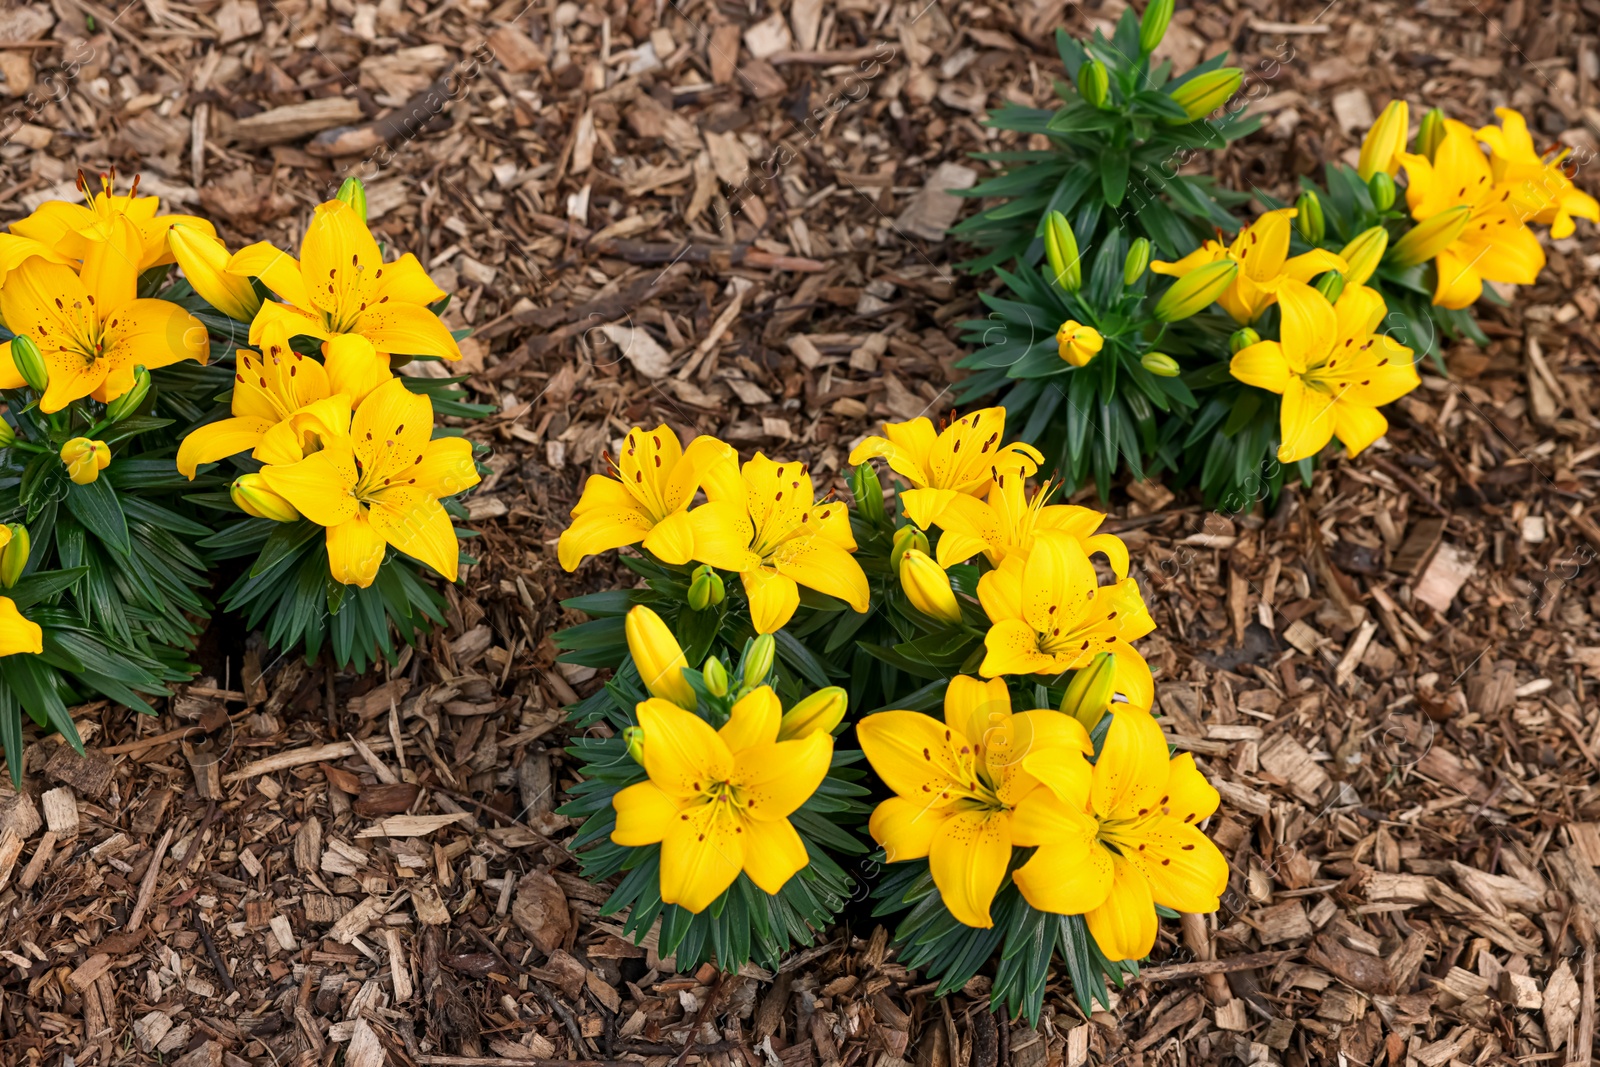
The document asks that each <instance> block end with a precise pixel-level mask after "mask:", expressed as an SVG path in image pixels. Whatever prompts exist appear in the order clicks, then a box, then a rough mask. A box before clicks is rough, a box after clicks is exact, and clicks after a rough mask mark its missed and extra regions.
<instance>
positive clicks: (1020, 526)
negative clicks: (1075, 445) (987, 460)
mask: <svg viewBox="0 0 1600 1067" xmlns="http://www.w3.org/2000/svg"><path fill="white" fill-rule="evenodd" d="M1053 489H1054V486H1053V485H1049V484H1047V485H1044V486H1041V487H1040V488H1039V489H1038V490H1037V491H1035V492H1034V494H1033V496H1031V497H1030V496H1028V495H1027V479H1026V478H1024V477H1023V476H1022V475H1021V474H1020V473H1016V472H1006V471H1001V470H996V471H995V472H994V483H993V484H992V485H991V486H990V487H989V497H988V499H987V500H986V501H985V500H979V499H977V498H976V497H967V496H963V497H960V498H958V499H956V500H954V501H952V502H951V504H950V505H949V506H948V507H947V508H946V509H945V511H944V514H942V515H940V516H939V526H940V527H941V528H942V529H943V531H944V532H943V533H942V534H941V535H940V537H939V550H938V558H939V566H941V567H954V566H955V565H956V564H957V563H965V562H966V561H967V560H969V559H971V558H972V557H973V556H975V555H977V554H978V553H979V552H982V553H983V554H984V556H986V557H987V558H988V560H989V562H990V563H992V564H994V565H995V566H996V567H998V566H999V565H1000V564H1001V563H1003V562H1005V559H1006V557H1007V556H1010V555H1013V554H1020V555H1023V556H1026V555H1027V554H1028V552H1029V550H1030V549H1032V548H1033V537H1034V534H1035V533H1036V532H1040V531H1046V530H1051V531H1056V532H1059V533H1063V534H1066V535H1068V536H1069V537H1072V538H1075V539H1076V540H1077V541H1078V543H1079V544H1081V545H1082V546H1083V550H1084V551H1085V552H1086V553H1088V554H1089V555H1093V554H1094V553H1096V552H1102V553H1104V554H1105V557H1106V559H1107V560H1109V561H1110V562H1111V569H1112V570H1113V571H1114V572H1115V573H1116V575H1117V577H1118V578H1126V577H1127V576H1128V546H1127V545H1125V544H1123V543H1122V538H1120V537H1117V536H1116V535H1115V534H1097V533H1095V530H1097V529H1099V528H1100V524H1101V523H1103V522H1105V521H1106V517H1105V515H1104V513H1102V512H1099V511H1095V510H1094V509H1093V508H1084V507H1079V506H1078V505H1076V504H1046V503H1045V501H1046V500H1049V499H1050V494H1051V492H1052V491H1053Z"/></svg>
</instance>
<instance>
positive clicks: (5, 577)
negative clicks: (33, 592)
mask: <svg viewBox="0 0 1600 1067" xmlns="http://www.w3.org/2000/svg"><path fill="white" fill-rule="evenodd" d="M0 530H3V531H4V532H5V547H4V548H0V585H3V586H5V587H6V588H7V589H10V588H11V587H12V586H14V585H16V584H17V581H18V580H19V579H20V578H21V577H22V572H23V571H24V570H25V569H27V566H28V549H29V547H30V543H31V542H30V541H29V538H28V528H27V527H26V526H24V525H22V523H20V522H13V523H11V524H10V525H7V526H0Z"/></svg>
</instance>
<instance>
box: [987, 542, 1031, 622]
mask: <svg viewBox="0 0 1600 1067" xmlns="http://www.w3.org/2000/svg"><path fill="white" fill-rule="evenodd" d="M1023 573H1024V558H1023V557H1022V556H1021V555H1019V554H1017V553H1014V552H1013V553H1008V554H1007V555H1006V558H1005V559H1003V560H1001V561H1000V565H999V566H998V567H996V568H995V569H994V570H992V571H990V572H988V573H987V574H985V575H984V576H983V577H981V578H979V579H978V603H980V604H982V605H983V610H984V613H985V614H987V615H988V616H989V621H990V622H1004V621H1007V620H1021V619H1022V575H1023ZM1029 632H1030V633H1031V632H1032V631H1031V630H1030V631H1029Z"/></svg>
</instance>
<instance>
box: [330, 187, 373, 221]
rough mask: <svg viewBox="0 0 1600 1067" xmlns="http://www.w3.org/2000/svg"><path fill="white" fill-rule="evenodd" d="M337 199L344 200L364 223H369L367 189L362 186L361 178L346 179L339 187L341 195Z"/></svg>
mask: <svg viewBox="0 0 1600 1067" xmlns="http://www.w3.org/2000/svg"><path fill="white" fill-rule="evenodd" d="M336 199H339V200H343V201H344V202H345V203H347V204H349V205H350V206H351V207H353V208H355V210H356V214H357V215H359V216H361V221H362V222H366V221H367V187H366V186H365V185H363V184H361V179H360V178H346V179H345V180H344V184H343V185H341V186H339V195H338V197H336Z"/></svg>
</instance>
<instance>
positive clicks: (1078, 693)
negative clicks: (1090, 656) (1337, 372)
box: [1061, 652, 1117, 730]
mask: <svg viewBox="0 0 1600 1067" xmlns="http://www.w3.org/2000/svg"><path fill="white" fill-rule="evenodd" d="M1116 674H1117V670H1116V660H1115V659H1114V658H1113V657H1112V655H1111V654H1110V653H1109V652H1102V653H1100V654H1099V655H1098V656H1096V657H1095V658H1094V660H1093V661H1092V662H1091V663H1090V664H1089V665H1088V666H1087V667H1084V668H1083V669H1082V670H1080V671H1078V672H1077V673H1076V674H1074V675H1073V676H1072V681H1070V682H1068V683H1067V695H1066V696H1064V697H1062V698H1061V713H1062V714H1063V715H1071V716H1072V717H1073V718H1074V719H1077V720H1078V721H1079V722H1081V723H1082V724H1083V728H1084V729H1085V730H1093V729H1094V728H1095V724H1097V723H1098V722H1099V721H1100V716H1102V715H1104V714H1105V711H1106V708H1107V707H1109V706H1110V704H1111V695H1112V685H1113V684H1114V683H1115V682H1116Z"/></svg>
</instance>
